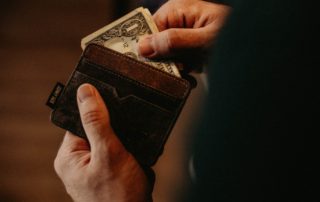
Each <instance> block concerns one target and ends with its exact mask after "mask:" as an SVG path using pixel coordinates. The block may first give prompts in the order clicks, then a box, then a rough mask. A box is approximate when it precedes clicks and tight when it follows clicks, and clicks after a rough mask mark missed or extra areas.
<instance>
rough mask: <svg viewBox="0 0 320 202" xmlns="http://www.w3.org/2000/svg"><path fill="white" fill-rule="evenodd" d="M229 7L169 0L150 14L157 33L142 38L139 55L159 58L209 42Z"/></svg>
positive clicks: (202, 46)
mask: <svg viewBox="0 0 320 202" xmlns="http://www.w3.org/2000/svg"><path fill="white" fill-rule="evenodd" d="M229 11H230V7H228V6H225V5H222V4H215V3H209V2H205V1H196V0H193V1H192V0H171V1H168V2H167V3H166V4H164V5H163V6H162V7H161V8H160V9H159V10H158V11H157V12H156V13H155V14H154V16H153V18H154V21H155V23H156V24H157V26H158V28H159V30H160V32H159V33H155V34H152V35H149V36H146V37H145V38H143V39H141V40H140V42H139V52H140V55H142V56H144V57H148V58H162V57H171V56H176V55H179V54H180V53H181V52H186V51H189V52H190V51H194V50H199V49H204V48H207V47H209V46H210V45H212V43H213V42H214V39H215V38H216V36H217V34H218V32H219V30H220V29H221V27H222V26H223V24H224V21H225V19H226V17H227V16H228V14H229Z"/></svg>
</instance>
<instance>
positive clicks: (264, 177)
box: [189, 0, 320, 202]
mask: <svg viewBox="0 0 320 202" xmlns="http://www.w3.org/2000/svg"><path fill="white" fill-rule="evenodd" d="M307 4H309V3H308V2H303V1H297V0H291V1H281V0H268V1H259V0H247V1H236V0H235V1H233V2H232V5H233V7H234V10H233V13H232V14H231V16H230V18H229V20H228V22H227V23H226V26H225V27H224V29H223V30H222V32H221V34H220V36H219V38H218V41H217V43H216V44H215V47H214V49H213V51H212V56H211V58H210V60H211V63H210V66H209V68H208V71H209V96H208V99H207V108H206V115H205V117H204V118H203V121H202V124H201V126H200V129H199V132H198V133H197V134H196V143H195V147H194V150H195V156H194V166H195V171H196V176H197V180H196V183H195V185H194V187H193V188H192V190H193V195H192V196H190V197H189V201H218V202H220V201H255V202H260V201H282V202H284V201H290V202H292V201H308V202H311V201H320V189H319V188H320V186H319V184H320V178H319V174H318V173H319V172H320V168H319V166H318V164H319V163H318V161H319V159H320V158H319V154H320V152H319V148H320V147H319V143H320V141H319V137H318V136H319V134H320V133H319V127H317V128H316V127H315V125H316V124H317V125H318V124H319V122H318V121H316V120H315V118H316V117H315V113H316V112H318V110H317V107H316V105H318V104H319V92H318V90H315V89H313V86H314V85H315V84H314V83H315V80H314V79H313V75H312V73H313V71H312V68H313V67H318V66H317V64H316V58H318V55H317V52H318V51H317V49H313V48H319V47H313V46H315V43H316V41H317V40H318V39H317V38H318V37H320V35H319V34H316V33H315V28H316V26H317V25H318V21H319V20H318V19H319V17H315V14H316V12H315V13H314V11H313V9H310V8H307V7H309V6H310V7H311V4H310V5H307ZM317 120H318V118H317Z"/></svg>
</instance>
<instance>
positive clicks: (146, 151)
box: [47, 44, 190, 166]
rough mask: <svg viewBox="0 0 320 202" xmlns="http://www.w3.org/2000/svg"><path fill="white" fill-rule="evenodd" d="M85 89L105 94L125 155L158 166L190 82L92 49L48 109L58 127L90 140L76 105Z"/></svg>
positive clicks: (93, 46)
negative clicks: (79, 91)
mask: <svg viewBox="0 0 320 202" xmlns="http://www.w3.org/2000/svg"><path fill="white" fill-rule="evenodd" d="M83 83H90V84H92V85H94V86H95V87H96V88H97V90H98V91H99V93H100V94H101V96H102V98H103V99H104V102H105V103H106V105H107V106H108V110H109V113H110V120H111V125H112V127H113V129H114V131H115V133H116V134H117V136H118V137H119V139H120V140H121V142H122V143H123V144H124V146H125V147H126V149H127V150H128V151H129V152H131V153H132V154H133V156H135V158H136V159H137V160H138V162H139V163H140V164H141V165H144V166H151V165H153V164H154V163H155V162H156V161H157V159H158V157H159V155H160V154H161V152H162V150H163V146H164V143H165V141H166V139H167V138H168V135H169V133H170V131H171V129H172V128H173V126H174V123H175V121H176V119H177V117H178V115H179V114H180V112H181V109H182V107H183V105H184V103H185V101H186V99H187V97H188V95H189V92H190V84H189V82H188V81H187V80H185V79H181V78H177V77H175V76H172V75H170V74H168V73H165V72H163V71H160V70H158V69H155V68H154V67H152V66H150V65H148V64H145V63H142V62H140V61H137V60H135V59H133V58H131V57H128V56H125V55H123V54H120V53H118V52H115V51H113V50H111V49H108V48H105V47H102V46H99V45H96V44H90V45H88V47H87V48H86V49H85V51H84V53H83V54H82V57H81V58H80V61H79V63H78V65H77V67H76V69H75V70H74V72H73V73H72V75H71V77H70V79H69V81H68V82H67V84H66V86H65V87H64V88H62V87H61V85H58V86H57V87H56V88H55V89H54V91H53V92H52V94H51V96H50V97H49V100H48V103H47V104H48V105H50V106H51V107H52V108H53V111H52V113H51V120H52V122H53V123H54V124H56V125H57V126H59V127H61V128H63V129H65V130H68V131H70V132H72V133H74V134H76V135H78V136H80V137H83V138H86V134H85V132H84V130H83V127H82V124H81V120H80V115H79V111H78V107H77V101H76V92H77V89H78V87H79V86H80V85H81V84H83Z"/></svg>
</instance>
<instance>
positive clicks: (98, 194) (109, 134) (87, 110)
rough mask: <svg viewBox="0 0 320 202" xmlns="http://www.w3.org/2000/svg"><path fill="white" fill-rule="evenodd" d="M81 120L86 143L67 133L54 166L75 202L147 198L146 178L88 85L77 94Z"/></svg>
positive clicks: (100, 100) (143, 199)
mask: <svg viewBox="0 0 320 202" xmlns="http://www.w3.org/2000/svg"><path fill="white" fill-rule="evenodd" d="M77 100H78V106H79V111H80V115H81V121H82V124H83V127H84V130H85V132H86V134H87V137H88V140H89V144H88V143H87V141H85V140H84V139H82V138H79V137H77V136H75V135H73V134H71V133H70V132H67V133H66V135H65V137H64V140H63V142H62V145H61V148H60V150H59V151H58V154H57V157H56V159H55V162H54V167H55V170H56V172H57V174H58V175H59V177H60V178H61V180H62V181H63V183H64V185H65V187H66V190H67V192H68V193H69V194H70V196H71V197H72V198H73V200H74V201H76V202H82V201H83V202H88V201H90V202H101V201H109V202H111V201H117V202H118V201H147V197H150V194H151V193H150V192H151V191H150V187H151V186H149V185H148V181H147V178H146V176H145V174H144V172H143V170H142V169H141V167H140V166H139V164H138V163H137V161H136V160H135V159H134V157H133V156H132V155H131V154H130V153H129V152H127V151H126V149H125V148H124V146H123V145H122V144H121V142H120V141H119V139H118V138H117V137H116V135H115V134H114V131H113V130H112V127H111V125H110V120H109V114H108V110H107V108H106V106H105V104H104V102H103V100H102V98H101V97H100V95H99V93H98V91H97V90H96V89H95V88H94V87H93V86H91V85H89V84H84V85H82V86H80V88H79V89H78V94H77Z"/></svg>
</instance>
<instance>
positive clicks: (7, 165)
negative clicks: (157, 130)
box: [0, 0, 201, 202]
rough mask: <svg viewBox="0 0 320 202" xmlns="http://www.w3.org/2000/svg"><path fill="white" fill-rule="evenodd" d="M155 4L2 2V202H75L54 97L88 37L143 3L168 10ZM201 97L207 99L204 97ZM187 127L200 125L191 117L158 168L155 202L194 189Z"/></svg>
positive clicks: (83, 0)
mask: <svg viewBox="0 0 320 202" xmlns="http://www.w3.org/2000/svg"><path fill="white" fill-rule="evenodd" d="M150 2H152V1H146V0H141V1H138V0H113V1H111V0H90V1H89V0H55V1H43V0H29V1H23V0H11V1H9V0H5V1H1V6H0V92H1V94H0V96H1V99H0V201H1V202H16V201H24V202H28V201H30V202H31V201H32V202H34V201H60V202H63V201H71V199H70V198H69V197H68V196H67V194H66V193H65V190H64V188H63V185H62V183H61V182H60V180H59V179H58V177H57V176H56V174H55V172H54V170H53V160H54V158H55V155H56V152H57V150H58V148H59V144H60V142H61V140H62V137H63V135H64V131H63V130H61V129H59V128H57V127H55V126H53V125H52V124H51V123H50V122H49V113H50V109H49V108H47V107H46V106H45V102H46V99H47V96H48V95H49V93H50V91H51V89H52V88H53V86H54V85H55V83H56V82H57V81H61V82H63V83H65V82H66V80H67V79H68V76H69V75H70V73H71V72H72V70H73V68H74V67H75V65H76V63H77V60H78V59H79V56H80V54H81V52H82V51H81V49H80V40H81V38H82V37H84V36H86V35H88V34H90V33H92V32H94V31H96V30H97V29H99V28H101V27H103V26H105V25H106V24H108V23H110V22H112V21H113V20H115V19H116V18H118V17H120V16H122V15H123V14H125V13H127V12H129V11H130V10H131V9H134V8H135V7H137V6H139V5H141V4H143V5H144V6H147V7H149V8H150V9H151V10H155V9H156V8H157V7H158V5H159V4H161V3H163V1H162V0H158V1H153V3H150ZM196 93H197V92H195V91H194V92H193V94H196ZM196 97H197V99H200V100H201V97H200V95H197V96H196ZM193 104H194V103H193V102H190V101H188V103H187V107H186V108H189V109H190V108H194V107H192V106H190V105H193ZM188 105H189V107H188ZM183 113H184V114H187V112H183ZM192 116H194V117H196V116H197V114H194V113H193V115H192ZM183 125H192V123H191V122H190V119H188V118H187V117H186V116H182V118H180V119H179V121H178V123H177V127H175V129H174V131H173V133H174V135H171V137H170V139H169V141H168V143H167V145H166V148H165V152H164V155H163V156H162V157H161V158H160V160H159V162H158V164H157V165H156V166H155V168H154V169H155V170H156V172H157V184H156V186H155V192H154V198H155V201H176V199H177V194H179V193H181V194H182V195H183V192H182V191H181V190H183V189H184V186H185V184H187V182H186V181H187V180H186V178H185V176H186V175H187V160H188V158H187V157H185V156H186V155H185V153H186V152H185V151H187V149H186V145H187V144H186V143H187V141H188V140H189V139H188V138H186V137H187V136H188V135H190V133H191V131H190V130H189V128H185V127H183ZM179 128H180V129H179ZM181 128H183V129H181Z"/></svg>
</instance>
